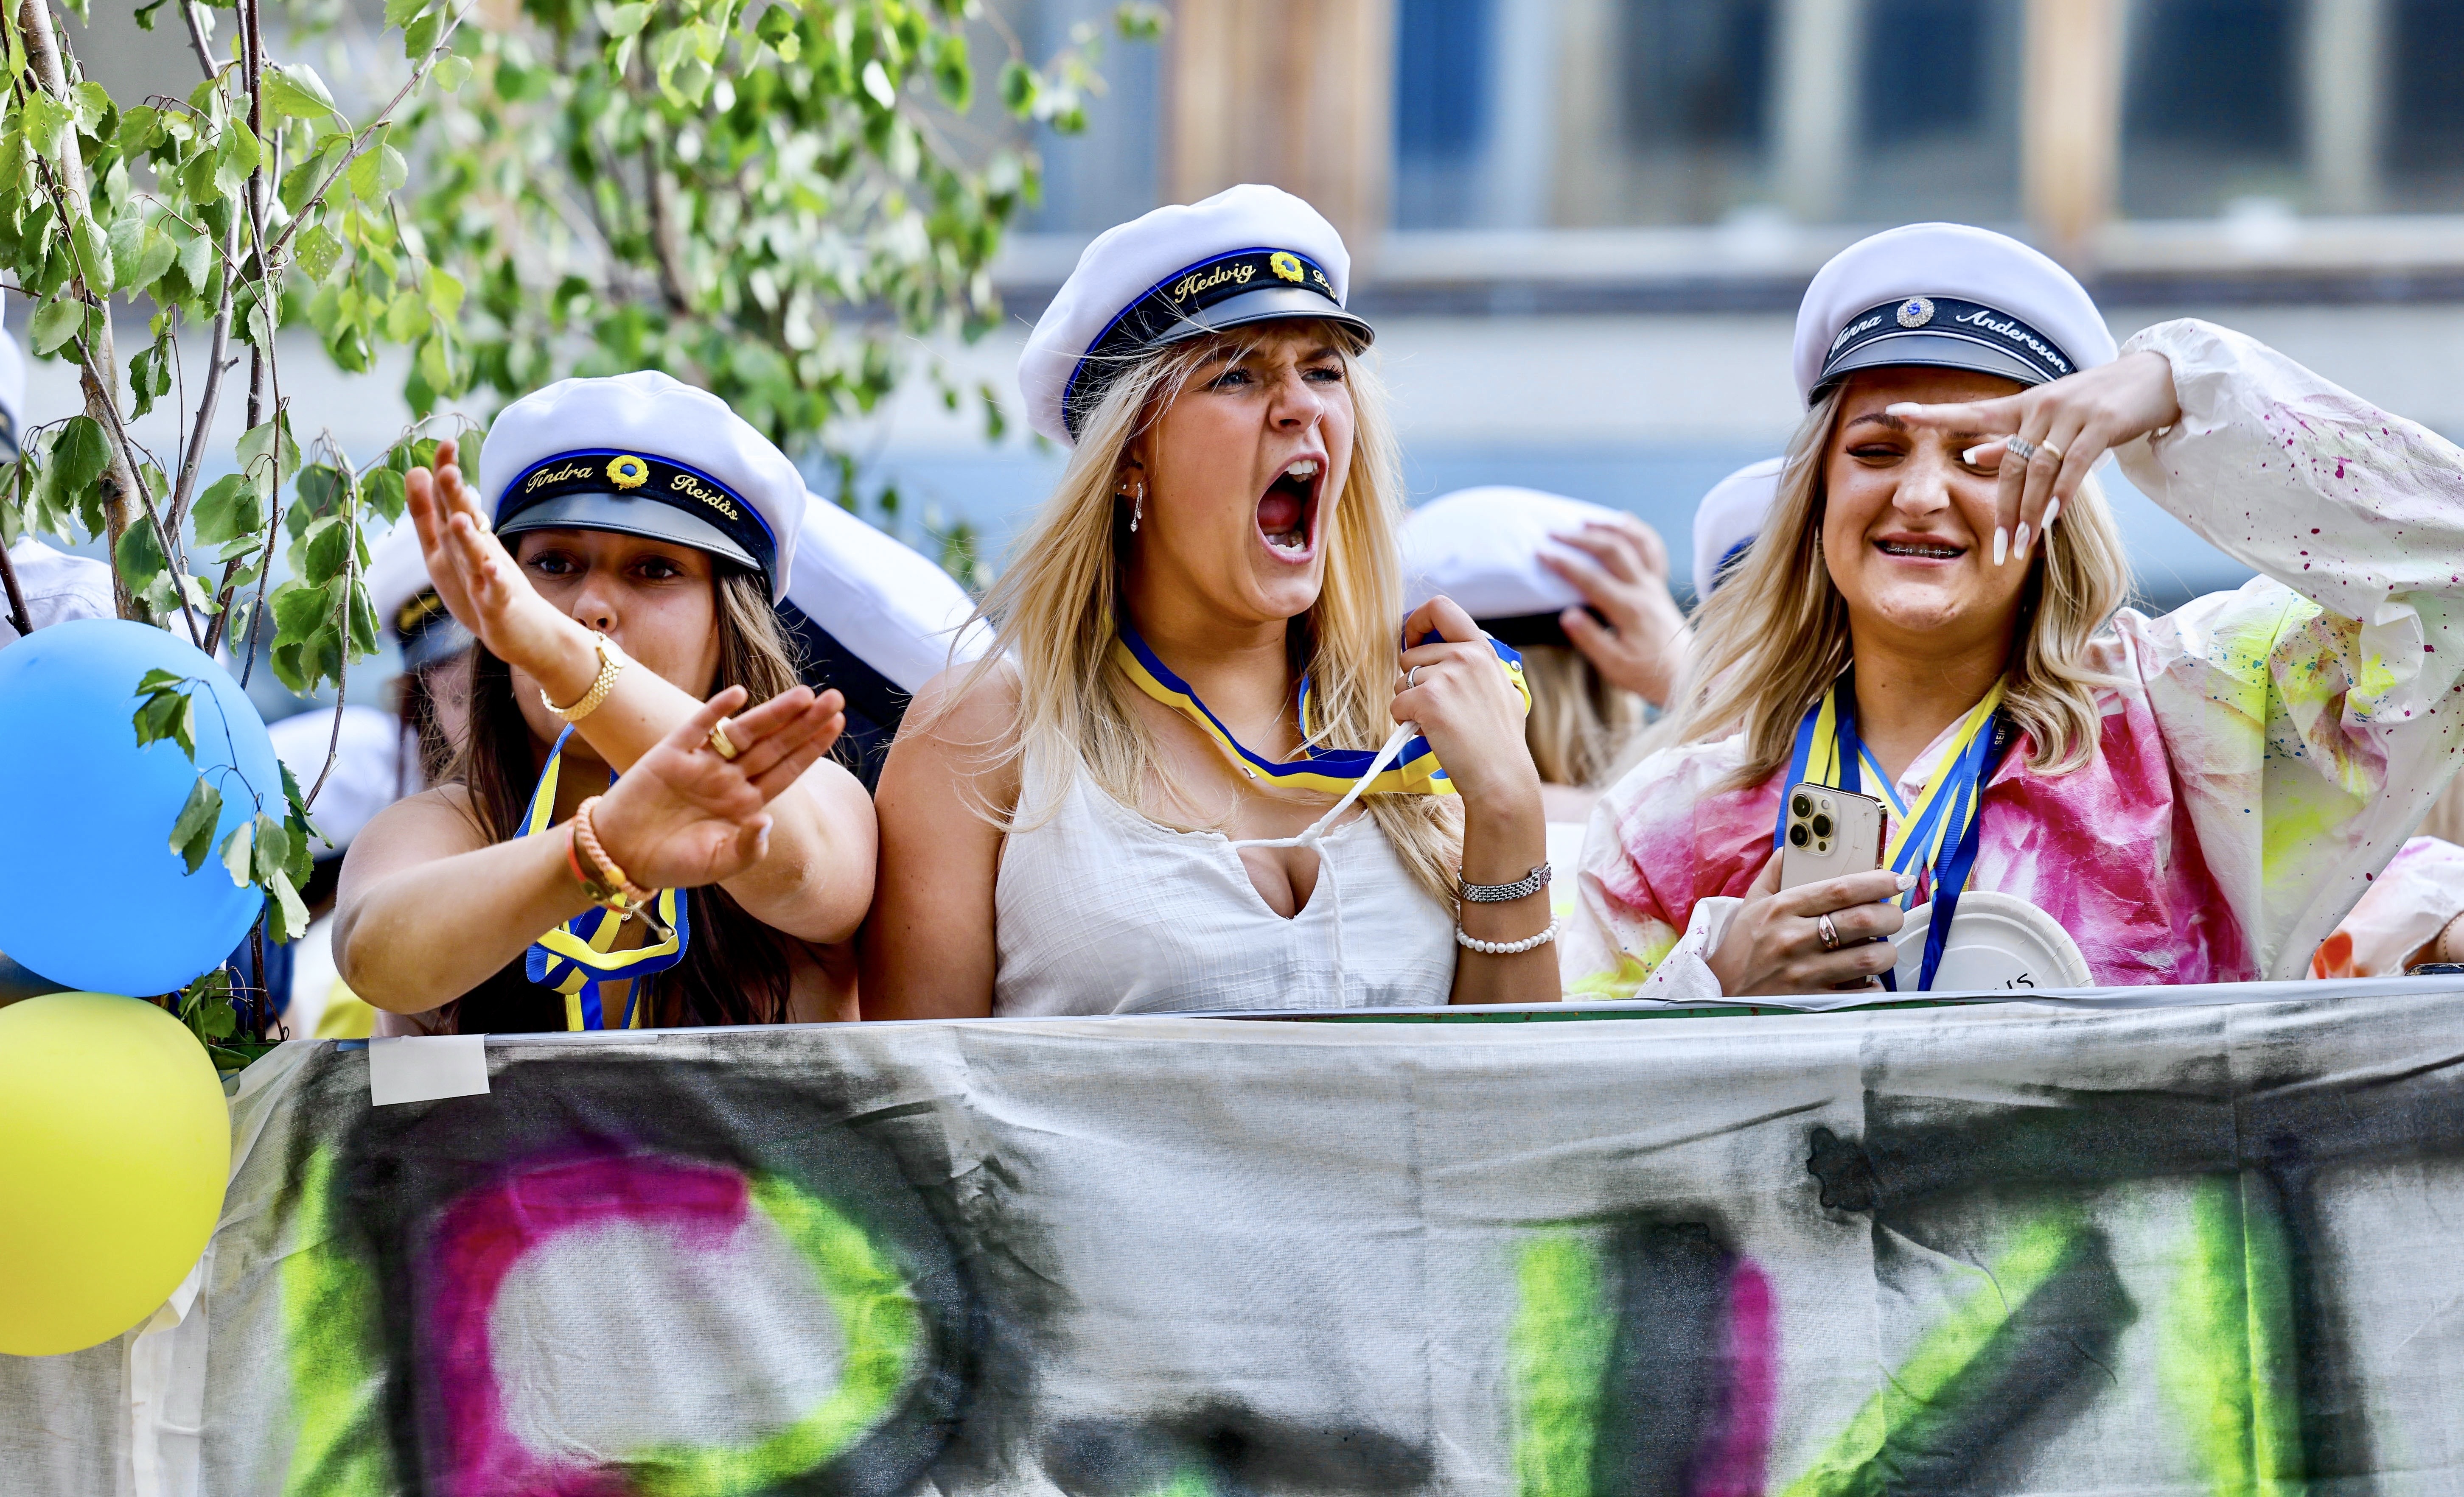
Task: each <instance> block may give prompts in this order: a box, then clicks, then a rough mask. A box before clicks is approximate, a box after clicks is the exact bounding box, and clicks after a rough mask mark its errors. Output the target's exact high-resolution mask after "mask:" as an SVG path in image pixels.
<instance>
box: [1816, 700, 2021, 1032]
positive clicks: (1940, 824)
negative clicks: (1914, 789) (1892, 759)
mask: <svg viewBox="0 0 2464 1497" xmlns="http://www.w3.org/2000/svg"><path fill="white" fill-rule="evenodd" d="M2001 706H2002V683H2001V682H1999V681H1996V682H1995V683H1993V690H1991V691H1990V692H1988V693H1985V699H1984V700H1983V701H1980V702H1978V703H1977V704H1976V705H1975V706H1974V707H1972V708H1970V709H1969V714H1968V715H1967V716H1966V717H1964V718H1962V719H1961V720H1960V724H1959V728H1958V730H1957V732H1956V733H1955V734H1954V735H1953V736H1952V737H1951V742H1950V748H1949V751H1948V752H1947V753H1946V754H1945V755H1944V756H1943V763H1942V768H1941V769H1939V770H1937V771H1936V772H1935V774H1934V776H1933V778H1932V779H1931V780H1930V781H1928V782H1926V784H1925V788H1924V789H1923V790H1921V791H1919V792H1918V793H1917V798H1916V804H1913V805H1903V804H1901V802H1900V796H1899V790H1898V787H1897V786H1895V785H1893V784H1892V783H1891V777H1890V776H1888V775H1886V774H1884V773H1883V772H1882V767H1881V764H1880V763H1878V762H1876V760H1875V759H1874V756H1873V754H1872V752H1871V751H1870V750H1868V749H1867V748H1866V747H1865V744H1864V740H1862V739H1861V738H1859V737H1858V736H1857V685H1856V671H1855V669H1854V668H1853V667H1852V668H1851V669H1849V670H1848V671H1842V672H1840V675H1839V678H1838V679H1837V680H1836V681H1834V682H1832V683H1831V689H1830V690H1829V691H1826V692H1824V693H1822V699H1821V700H1820V701H1818V702H1816V703H1815V704H1814V706H1813V707H1812V708H1811V709H1809V710H1808V711H1807V712H1806V715H1805V720H1804V721H1802V722H1800V723H1798V724H1797V728H1796V749H1795V751H1794V752H1793V754H1791V755H1790V756H1789V762H1788V780H1787V781H1786V782H1785V783H1783V784H1782V785H1781V786H1780V792H1781V793H1780V809H1779V818H1778V825H1777V826H1776V827H1775V828H1774V829H1773V831H1772V832H1771V848H1772V850H1773V852H1774V854H1776V852H1777V851H1778V849H1779V848H1783V847H1785V846H1786V845H1787V840H1788V793H1787V792H1788V791H1789V790H1790V789H1792V788H1793V787H1794V786H1796V785H1800V784H1808V783H1811V784H1818V785H1828V786H1830V787H1831V788H1833V789H1835V790H1845V791H1847V792H1848V793H1849V794H1851V795H1861V794H1863V793H1864V792H1863V788H1862V785H1863V781H1864V777H1865V776H1867V775H1871V776H1872V777H1873V779H1874V783H1875V784H1876V785H1877V786H1879V787H1880V788H1881V792H1882V799H1883V800H1885V801H1886V802H1888V803H1889V804H1890V807H1891V816H1892V819H1893V821H1894V822H1895V823H1896V829H1895V830H1894V831H1893V832H1892V833H1891V836H1890V840H1889V842H1887V843H1886V844H1885V845H1884V847H1883V854H1882V855H1883V861H1884V862H1885V863H1886V864H1888V865H1889V867H1890V869H1891V870H1892V871H1893V872H1895V873H1911V874H1914V875H1916V877H1917V883H1916V884H1915V885H1914V886H1913V887H1911V888H1910V889H1909V890H1908V891H1907V892H1905V893H1903V894H1901V895H1899V896H1898V902H1899V905H1900V907H1901V908H1902V909H1912V908H1914V907H1915V906H1916V905H1918V904H1920V903H1923V902H1924V901H1925V900H1926V899H1928V898H1930V899H1931V900H1932V901H1933V913H1932V914H1931V915H1930V916H1929V917H1928V918H1927V922H1926V925H1925V965H1924V967H1923V968H1922V969H1921V970H1920V972H1919V975H1918V978H1917V988H1918V990H1919V991H1921V992H1930V991H1931V990H1932V988H1933V979H1934V974H1935V973H1936V972H1937V971H1939V970H1941V967H1942V954H1943V951H1944V949H1945V945H1946V943H1947V941H1948V940H1949V939H1950V922H1951V918H1952V916H1954V915H1955V914H1958V911H1959V896H1960V893H1961V892H1962V891H1964V890H1966V889H1967V887H1968V875H1969V871H1970V870H1973V869H1974V868H1975V866H1976V848H1977V842H1978V839H1979V835H1980V833H1979V828H1980V827H1981V826H1982V825H1983V823H1984V814H1983V813H1984V809H1985V785H1986V782H1988V781H1989V780H1991V779H1992V777H1993V771H1994V769H1995V768H1996V767H1997V766H1999V765H2000V763H2001V762H2002V756H2003V755H2004V753H2006V752H2007V751H2008V750H2009V748H2010V738H2011V737H2012V735H2011V732H2010V729H2009V726H2008V725H2007V724H2006V723H2004V722H2003V721H2002V717H2001V712H2000V708H2001ZM1946 854H1947V855H1946ZM1882 985H1883V986H1884V987H1887V988H1889V989H1891V990H1892V991H1893V992H1897V991H1898V990H1899V983H1898V981H1897V980H1896V978H1895V976H1894V975H1893V974H1892V973H1888V972H1885V973H1883V974H1882Z"/></svg>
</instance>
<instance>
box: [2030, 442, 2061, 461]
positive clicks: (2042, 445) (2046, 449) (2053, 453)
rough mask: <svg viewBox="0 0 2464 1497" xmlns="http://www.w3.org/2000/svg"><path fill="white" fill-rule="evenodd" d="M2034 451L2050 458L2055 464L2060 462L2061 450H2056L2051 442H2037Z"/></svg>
mask: <svg viewBox="0 0 2464 1497" xmlns="http://www.w3.org/2000/svg"><path fill="white" fill-rule="evenodd" d="M2036 451H2039V452H2042V453H2044V454H2045V455H2046V456H2047V457H2050V458H2052V459H2053V460H2054V461H2056V462H2057V463H2058V462H2060V461H2061V460H2062V450H2061V449H2060V448H2058V447H2056V446H2055V445H2054V444H2053V443H2051V442H2039V443H2037V444H2036Z"/></svg>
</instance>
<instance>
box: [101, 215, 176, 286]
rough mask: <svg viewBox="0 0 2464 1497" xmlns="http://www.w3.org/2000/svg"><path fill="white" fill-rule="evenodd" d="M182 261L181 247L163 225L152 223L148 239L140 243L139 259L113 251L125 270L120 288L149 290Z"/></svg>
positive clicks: (137, 254) (118, 262)
mask: <svg viewBox="0 0 2464 1497" xmlns="http://www.w3.org/2000/svg"><path fill="white" fill-rule="evenodd" d="M179 258H180V246H179V244H178V243H177V242H176V241H174V240H173V239H172V237H171V236H170V235H169V234H166V233H165V232H164V231H163V227H162V226H161V225H160V224H148V225H147V226H146V228H145V235H144V238H143V240H142V241H140V243H139V244H138V247H137V253H136V254H135V256H133V257H131V256H127V255H122V254H121V253H119V252H118V251H117V250H114V251H113V252H112V259H113V261H114V262H115V263H116V264H118V265H119V266H120V267H121V271H122V275H121V278H120V283H119V289H121V290H122V291H143V290H145V289H146V288H147V287H149V286H151V285H153V284H154V283H155V282H156V281H158V280H161V279H162V278H163V276H164V275H165V274H166V273H167V272H169V270H170V269H171V267H172V266H173V265H175V264H177V263H178V261H179Z"/></svg>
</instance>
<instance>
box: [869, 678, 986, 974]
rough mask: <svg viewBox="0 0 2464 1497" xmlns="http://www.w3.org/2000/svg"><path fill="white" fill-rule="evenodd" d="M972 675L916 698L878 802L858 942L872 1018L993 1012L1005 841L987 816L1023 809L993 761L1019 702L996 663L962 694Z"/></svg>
mask: <svg viewBox="0 0 2464 1497" xmlns="http://www.w3.org/2000/svg"><path fill="white" fill-rule="evenodd" d="M972 669H973V668H972V667H969V666H957V667H954V668H952V669H951V670H948V671H943V672H942V673H941V674H939V675H937V676H935V677H934V679H933V680H932V681H930V682H928V683H926V685H925V687H924V690H923V691H921V692H919V693H916V696H915V700H914V702H913V705H911V706H910V707H909V708H908V711H907V723H908V727H907V730H906V731H905V732H903V733H901V734H900V735H899V737H898V741H897V743H896V744H895V745H893V746H892V747H891V751H890V761H889V762H888V763H887V764H885V765H883V766H882V771H881V782H880V784H879V786H878V787H877V788H876V789H875V791H874V794H873V804H874V807H875V810H876V812H877V814H878V815H879V817H880V822H881V866H880V869H879V870H878V872H877V874H876V875H875V877H874V880H873V902H872V914H871V915H870V916H869V918H868V919H867V920H866V922H865V927H864V936H863V942H862V950H863V961H864V967H863V978H862V980H861V981H860V982H859V984H858V991H859V993H860V995H861V997H862V1001H863V1004H864V1017H865V1018H867V1019H981V1018H986V1017H989V1016H990V1015H991V1013H992V1011H993V978H994V975H995V972H996V969H997V968H998V965H999V957H998V953H999V947H998V945H997V944H996V932H995V921H996V918H997V914H996V910H995V905H994V899H993V891H994V885H995V882H996V881H997V879H998V878H999V876H1000V871H1001V842H1002V833H1001V828H1000V827H999V826H995V825H994V824H993V823H992V822H991V821H989V820H987V819H986V816H985V812H987V811H989V812H990V813H992V814H994V815H1000V816H1006V815H1008V814H1009V813H1010V812H1011V811H1012V810H1013V809H1014V808H1015V807H1016V806H1017V804H1018V795H1019V769H1018V762H1017V760H1015V759H1007V758H1002V757H1001V756H1000V754H999V753H998V750H999V748H1000V746H1001V744H1003V743H1005V742H1007V741H1008V737H1009V735H1010V733H1011V732H1012V731H1013V730H1014V728H1015V725H1016V723H1017V719H1018V698H1017V687H1016V684H1015V681H1014V679H1013V678H1012V677H1011V675H1010V674H1009V672H1008V671H1005V670H1003V669H1001V668H998V667H996V668H995V669H994V670H992V671H988V672H986V673H985V674H984V675H983V676H982V677H980V678H979V679H978V680H977V681H976V683H975V685H974V687H973V688H972V689H969V688H967V686H966V680H967V677H968V676H969V675H970V673H971V671H972Z"/></svg>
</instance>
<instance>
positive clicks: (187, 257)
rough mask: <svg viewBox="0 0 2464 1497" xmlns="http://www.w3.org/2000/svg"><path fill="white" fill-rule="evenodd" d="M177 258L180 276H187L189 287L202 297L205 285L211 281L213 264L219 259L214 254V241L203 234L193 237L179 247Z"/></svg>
mask: <svg viewBox="0 0 2464 1497" xmlns="http://www.w3.org/2000/svg"><path fill="white" fill-rule="evenodd" d="M179 257H180V274H181V275H185V276H187V280H188V284H189V286H190V287H192V288H194V289H195V290H196V291H197V292H198V293H199V294H200V295H202V294H203V293H204V292H205V289H206V283H207V282H208V281H210V280H212V279H213V277H214V262H215V260H217V259H219V258H220V256H219V255H218V254H217V253H215V246H214V241H213V240H212V239H211V238H209V236H207V235H205V234H197V235H194V236H193V237H191V238H190V239H189V240H188V241H187V243H185V244H183V245H181V246H180V248H179Z"/></svg>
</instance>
